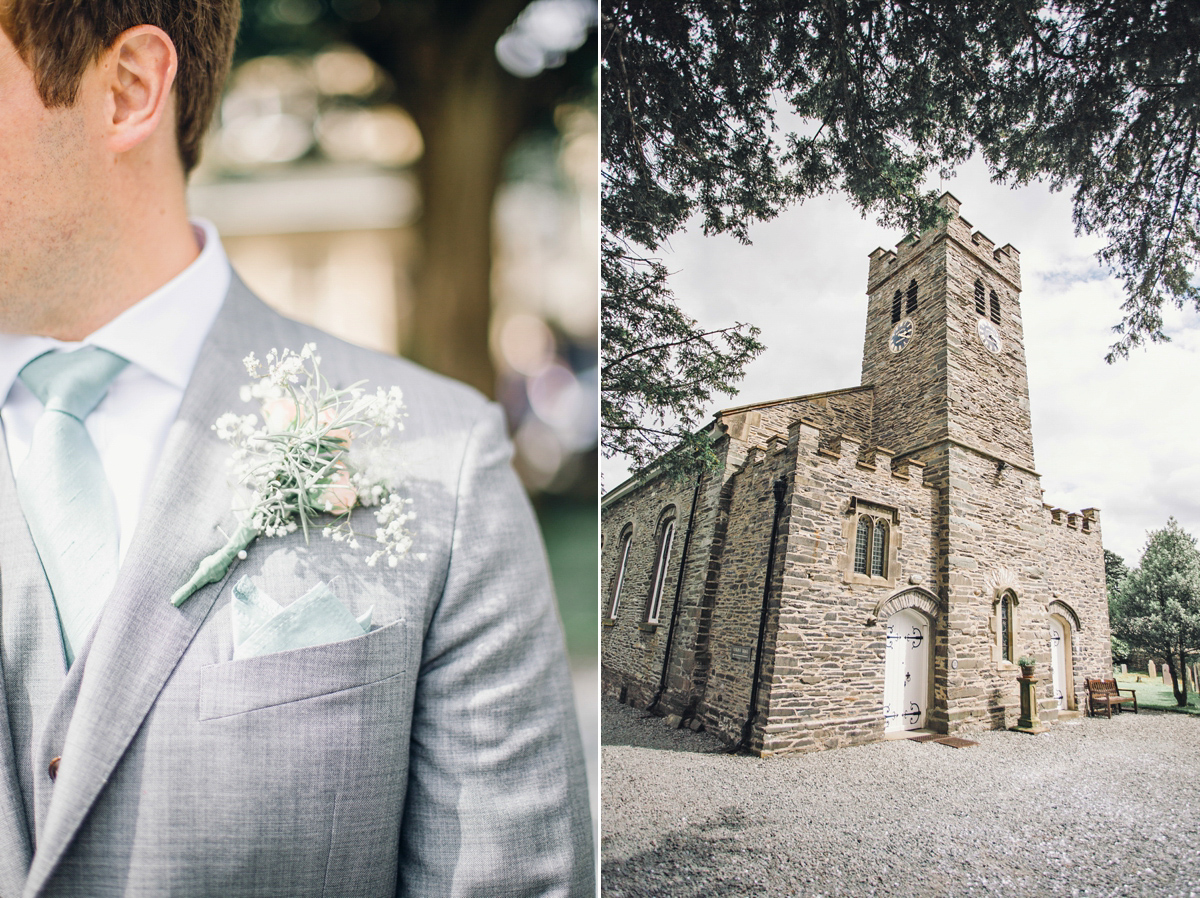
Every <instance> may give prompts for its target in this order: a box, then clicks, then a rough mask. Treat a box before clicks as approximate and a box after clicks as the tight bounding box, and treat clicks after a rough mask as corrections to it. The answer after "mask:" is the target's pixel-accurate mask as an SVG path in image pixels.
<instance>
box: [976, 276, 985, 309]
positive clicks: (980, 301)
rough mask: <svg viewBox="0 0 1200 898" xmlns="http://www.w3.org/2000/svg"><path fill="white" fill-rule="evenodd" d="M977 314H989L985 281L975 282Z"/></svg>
mask: <svg viewBox="0 0 1200 898" xmlns="http://www.w3.org/2000/svg"><path fill="white" fill-rule="evenodd" d="M975 314H976V315H978V316H979V317H980V318H982V317H983V316H984V315H986V314H987V300H986V298H985V297H984V295H983V281H978V280H977V281H976V282H975Z"/></svg>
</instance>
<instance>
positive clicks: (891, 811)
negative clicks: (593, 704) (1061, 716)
mask: <svg viewBox="0 0 1200 898" xmlns="http://www.w3.org/2000/svg"><path fill="white" fill-rule="evenodd" d="M601 727H602V732H603V743H604V744H603V748H602V750H601V771H602V773H601V790H602V792H601V796H602V797H601V803H602V810H601V852H602V854H601V864H602V867H601V875H602V882H603V888H602V893H603V894H604V895H605V896H608V898H623V896H643V895H672V896H673V895H682V896H697V898H699V896H705V898H708V896H712V898H723V896H748V895H755V896H757V895H771V896H774V895H803V896H855V898H859V896H864V898H865V896H989V898H990V896H1041V895H1072V896H1075V895H1081V896H1113V898H1127V896H1129V898H1132V896H1153V898H1168V896H1200V717H1188V716H1185V715H1182V714H1168V713H1156V712H1147V711H1143V712H1142V713H1140V714H1138V715H1136V716H1135V715H1133V714H1121V715H1120V716H1118V717H1115V718H1114V719H1113V720H1111V721H1109V720H1104V719H1096V720H1089V719H1087V718H1083V719H1080V720H1076V721H1064V722H1062V723H1060V724H1058V725H1057V726H1055V727H1053V728H1052V729H1051V731H1050V732H1049V733H1047V734H1045V735H1042V736H1026V735H1022V734H1018V733H1008V732H987V733H979V734H976V735H971V736H969V738H970V739H972V740H976V741H978V742H979V745H976V746H972V747H969V748H961V749H955V748H948V747H946V746H943V745H937V744H933V743H916V742H911V741H907V740H906V741H899V742H881V743H876V744H874V745H866V746H859V747H855V748H844V749H836V750H833V751H824V752H817V753H814V754H808V755H795V756H787V757H781V758H771V759H767V760H761V759H759V758H754V757H744V756H734V755H728V754H724V753H723V752H721V746H720V743H719V742H718V741H717V740H716V739H714V738H713V737H711V736H707V735H705V734H703V733H701V734H696V733H691V732H689V731H686V730H684V731H679V730H672V729H670V728H668V727H667V726H666V724H665V723H664V722H663V721H662V720H661V719H659V718H646V717H645V715H644V713H643V712H640V711H635V710H633V709H631V708H628V707H626V706H624V705H620V704H618V703H617V702H615V701H613V700H611V699H608V698H605V699H603V700H602V702H601Z"/></svg>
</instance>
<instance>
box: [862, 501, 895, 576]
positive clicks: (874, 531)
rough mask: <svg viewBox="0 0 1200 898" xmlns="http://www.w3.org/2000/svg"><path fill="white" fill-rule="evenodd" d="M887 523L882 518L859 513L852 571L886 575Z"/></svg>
mask: <svg viewBox="0 0 1200 898" xmlns="http://www.w3.org/2000/svg"><path fill="white" fill-rule="evenodd" d="M887 553H888V525H887V522H886V521H885V520H883V518H876V517H872V516H870V515H865V514H864V515H860V516H859V518H858V525H857V526H856V527H855V531H854V573H856V574H866V573H868V572H869V573H870V576H872V577H886V576H887Z"/></svg>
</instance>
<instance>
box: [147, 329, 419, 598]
mask: <svg viewBox="0 0 1200 898" xmlns="http://www.w3.org/2000/svg"><path fill="white" fill-rule="evenodd" d="M244 362H245V365H246V372H247V373H248V374H249V375H250V377H251V378H252V379H253V380H252V382H251V383H250V384H249V385H247V386H244V387H242V389H241V399H242V401H243V402H257V403H258V404H259V411H260V413H261V416H262V418H261V424H260V423H259V422H260V419H259V416H258V415H253V414H250V415H238V414H236V413H234V412H228V413H226V414H224V415H221V416H220V417H219V418H217V420H216V422H215V423H214V424H213V425H212V429H213V430H214V431H215V432H216V434H217V436H218V437H219V438H220V439H222V440H225V441H226V442H228V443H229V444H230V445H231V446H232V447H233V455H232V457H231V459H230V464H231V465H232V466H233V470H234V474H235V476H236V477H237V480H238V482H239V483H240V484H241V485H242V486H243V487H245V489H246V490H247V491H248V493H249V498H248V500H246V501H245V504H244V506H243V507H239V508H238V509H236V510H237V511H238V512H239V518H240V521H241V523H240V526H239V527H238V530H237V532H235V533H234V534H233V536H231V537H230V538H229V541H228V542H227V543H226V544H225V546H224V547H223V548H222V549H221V550H220V551H218V552H215V553H213V554H212V555H210V556H208V558H206V559H204V561H203V562H201V564H200V567H199V568H198V569H197V571H196V573H195V574H194V575H193V576H192V577H191V579H190V580H188V582H187V583H186V584H185V585H184V586H183V587H181V588H180V589H179V590H178V591H177V592H176V593H175V595H173V596H172V597H171V603H172V604H174V605H176V606H179V605H181V604H183V602H185V601H186V600H187V598H188V597H189V596H191V595H192V593H194V592H195V591H196V590H197V589H199V588H200V587H201V586H203V585H205V584H207V583H212V582H215V581H216V580H218V579H220V578H221V577H223V576H224V575H225V573H226V572H227V571H228V570H229V566H230V565H231V564H232V563H233V560H234V558H239V557H240V558H245V557H246V552H245V549H246V547H247V546H248V545H249V544H250V543H251V542H252V541H253V540H254V539H255V538H256V537H258V536H260V535H261V536H267V537H275V536H284V535H286V534H289V533H295V532H296V531H297V530H301V531H303V533H304V538H305V540H306V541H307V540H308V538H309V535H310V533H311V531H312V529H313V528H314V527H316V526H319V529H320V530H321V533H322V534H323V535H324V536H325V537H328V538H330V539H333V540H335V541H337V542H344V543H346V544H347V545H348V546H349V547H350V548H351V549H358V548H360V543H359V540H360V539H363V540H364V541H368V542H370V543H372V544H374V550H373V551H372V552H371V553H370V554H368V555H367V557H366V562H367V564H368V565H371V566H372V567H373V566H374V565H375V564H377V563H378V562H379V561H380V560H381V559H384V558H386V559H387V563H388V565H390V566H392V567H395V566H396V565H397V564H398V563H399V561H400V559H401V558H403V557H404V556H405V555H406V554H407V553H408V551H409V550H410V549H411V548H412V534H411V533H410V532H409V529H408V524H409V522H411V521H412V520H413V517H414V513H413V511H412V510H411V504H412V500H411V499H408V498H405V497H403V496H401V495H399V493H398V492H397V489H398V487H399V485H400V481H401V480H402V477H403V472H402V470H401V465H400V463H399V459H398V457H397V452H396V450H395V448H394V441H393V440H392V439H390V437H391V436H392V435H394V434H395V433H398V432H399V431H401V430H403V429H404V420H403V419H404V395H403V393H402V392H401V390H400V388H399V387H391V388H390V389H387V390H385V389H383V388H378V389H376V390H375V391H374V392H369V391H367V390H366V389H365V388H364V386H363V382H359V383H356V384H353V385H351V386H349V387H346V388H344V389H335V388H334V387H333V386H332V385H331V384H330V383H329V381H328V380H326V379H325V377H324V376H323V375H322V374H321V357H320V356H319V355H317V348H316V345H315V344H313V343H306V344H305V345H304V347H303V348H302V349H301V350H300V352H299V353H295V352H292V351H291V350H289V349H284V350H283V351H282V352H277V351H276V350H274V349H272V350H271V351H270V352H269V353H267V357H266V359H265V360H264V361H259V360H258V359H257V358H255V356H254V353H250V354H249V355H248V356H246V358H245V360H244ZM264 365H265V371H264ZM360 505H361V506H367V507H375V509H376V510H375V522H376V525H377V526H376V528H375V532H374V534H373V535H363V534H359V533H356V532H355V531H354V529H353V527H352V526H351V517H352V513H353V511H354V509H355V508H356V507H358V506H360ZM322 517H324V518H325V520H324V521H322V522H320V523H319V524H318V519H319V518H322ZM330 517H332V520H329V518H330Z"/></svg>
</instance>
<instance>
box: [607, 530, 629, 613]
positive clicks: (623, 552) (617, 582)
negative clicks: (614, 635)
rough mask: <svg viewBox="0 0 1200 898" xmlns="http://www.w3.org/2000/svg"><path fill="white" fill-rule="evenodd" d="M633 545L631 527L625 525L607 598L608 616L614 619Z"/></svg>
mask: <svg viewBox="0 0 1200 898" xmlns="http://www.w3.org/2000/svg"><path fill="white" fill-rule="evenodd" d="M631 545H633V528H632V527H626V528H625V530H624V532H622V534H621V548H620V549H619V550H618V552H617V557H618V558H620V559H621V561H620V563H619V564H618V565H617V576H616V578H615V579H614V580H613V585H612V593H611V594H610V595H609V600H608V616H609V619H611V620H616V618H617V610H618V609H619V608H620V607H621V587H622V586H624V585H625V566H626V565H627V564H628V563H629V547H630V546H631Z"/></svg>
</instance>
